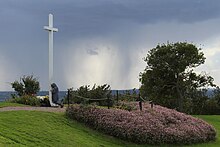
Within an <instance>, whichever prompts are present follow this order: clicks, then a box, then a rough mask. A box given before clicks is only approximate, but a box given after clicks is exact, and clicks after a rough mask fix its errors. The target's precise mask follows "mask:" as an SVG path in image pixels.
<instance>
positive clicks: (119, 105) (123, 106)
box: [114, 101, 137, 111]
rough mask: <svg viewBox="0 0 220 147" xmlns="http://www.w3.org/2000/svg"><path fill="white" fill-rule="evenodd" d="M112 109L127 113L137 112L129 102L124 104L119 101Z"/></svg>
mask: <svg viewBox="0 0 220 147" xmlns="http://www.w3.org/2000/svg"><path fill="white" fill-rule="evenodd" d="M114 108H117V109H122V110H127V111H133V110H137V108H136V107H135V106H134V105H132V104H131V103H129V102H124V101H120V102H119V103H117V104H116V105H115V106H114Z"/></svg>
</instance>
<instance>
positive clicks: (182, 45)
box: [140, 42, 215, 111]
mask: <svg viewBox="0 0 220 147" xmlns="http://www.w3.org/2000/svg"><path fill="white" fill-rule="evenodd" d="M144 61H145V62H146V63H147V66H146V68H145V70H144V72H142V73H140V82H141V84H142V85H141V88H140V91H141V95H142V96H144V97H147V98H149V99H151V100H153V101H154V102H156V103H158V104H161V105H163V106H167V107H169V108H177V109H178V110H179V111H183V105H184V102H185V101H186V100H187V99H192V97H191V96H192V92H195V90H198V89H199V88H202V87H204V86H215V85H214V84H213V80H214V79H213V78H212V77H211V76H209V75H207V74H206V73H205V72H203V73H200V74H197V73H196V72H195V71H194V69H195V68H196V67H198V66H200V65H201V64H204V63H205V57H204V54H203V52H202V51H201V49H200V48H197V47H196V45H194V44H191V43H187V42H177V43H167V44H162V45H157V46H156V47H155V48H153V49H151V50H150V51H149V52H148V54H147V56H146V58H144Z"/></svg>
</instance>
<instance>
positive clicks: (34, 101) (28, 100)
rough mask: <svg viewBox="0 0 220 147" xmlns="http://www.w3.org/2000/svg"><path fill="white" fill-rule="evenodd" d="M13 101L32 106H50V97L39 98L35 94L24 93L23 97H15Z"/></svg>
mask: <svg viewBox="0 0 220 147" xmlns="http://www.w3.org/2000/svg"><path fill="white" fill-rule="evenodd" d="M10 101H11V102H14V103H19V104H25V105H31V106H50V102H49V98H44V99H39V98H37V97H35V96H30V95H24V96H21V97H13V98H12V99H11V100H10Z"/></svg>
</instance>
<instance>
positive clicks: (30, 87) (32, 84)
mask: <svg viewBox="0 0 220 147" xmlns="http://www.w3.org/2000/svg"><path fill="white" fill-rule="evenodd" d="M11 86H12V88H13V89H14V90H15V91H16V92H17V94H18V96H24V95H35V94H36V93H37V92H39V91H40V83H39V81H38V80H37V78H34V76H33V75H30V76H23V77H21V78H20V82H18V81H17V80H16V81H14V82H13V83H11Z"/></svg>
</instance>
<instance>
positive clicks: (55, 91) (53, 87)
mask: <svg viewBox="0 0 220 147" xmlns="http://www.w3.org/2000/svg"><path fill="white" fill-rule="evenodd" d="M51 92H52V102H53V103H55V104H57V105H60V107H61V108H62V107H63V100H61V101H59V88H58V87H57V85H56V84H55V83H53V84H51Z"/></svg>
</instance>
